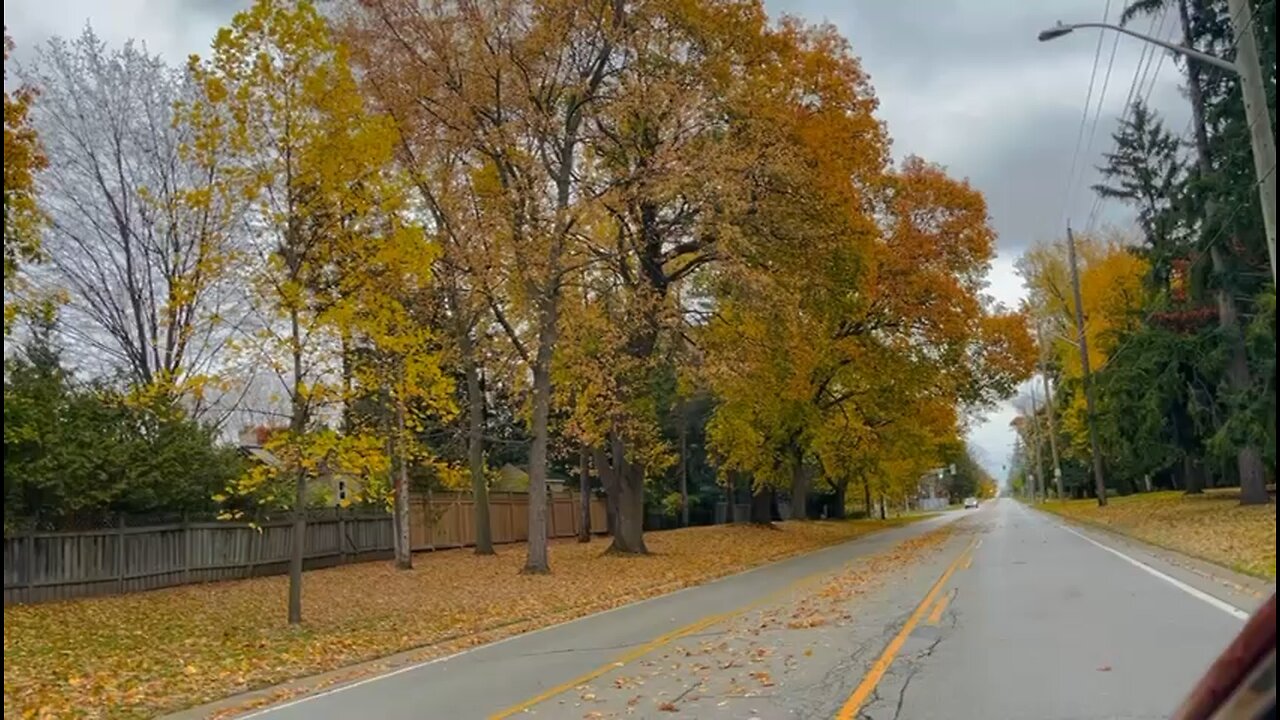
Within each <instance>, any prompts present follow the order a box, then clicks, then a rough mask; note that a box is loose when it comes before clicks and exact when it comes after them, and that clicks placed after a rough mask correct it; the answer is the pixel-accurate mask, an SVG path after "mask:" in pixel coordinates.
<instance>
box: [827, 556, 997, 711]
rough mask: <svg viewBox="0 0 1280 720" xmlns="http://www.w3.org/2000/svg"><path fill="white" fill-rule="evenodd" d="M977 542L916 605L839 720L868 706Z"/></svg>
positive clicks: (860, 684) (855, 691)
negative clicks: (912, 633)
mask: <svg viewBox="0 0 1280 720" xmlns="http://www.w3.org/2000/svg"><path fill="white" fill-rule="evenodd" d="M977 542H978V541H977V539H976V538H975V539H973V540H971V541H970V542H969V544H968V545H967V546H966V547H965V549H964V550H963V551H962V552H961V553H960V554H959V555H958V556H957V557H956V559H955V560H953V561H952V562H951V564H950V565H948V566H947V569H946V571H944V572H943V573H942V577H940V578H938V580H937V582H935V583H934V584H933V587H931V588H929V592H928V594H926V595H925V596H924V600H922V601H920V604H919V605H917V606H916V609H915V610H914V611H913V612H912V613H911V616H910V617H908V618H907V621H906V622H905V623H903V624H902V629H901V630H899V631H898V634H897V635H894V636H893V639H892V640H890V641H889V644H888V645H886V646H885V648H884V652H882V653H880V657H878V658H876V661H875V663H873V664H872V665H871V669H870V670H868V671H867V674H866V675H864V676H863V678H862V682H860V683H858V687H856V688H854V690H853V694H852V695H850V696H849V699H848V700H845V701H844V705H841V706H840V710H839V712H837V713H836V720H853V718H855V717H857V715H858V711H859V710H861V709H862V706H863V705H864V704H866V702H867V699H868V698H870V697H871V693H872V692H874V691H875V689H876V685H879V684H880V679H881V678H883V677H884V674H885V673H886V672H888V671H889V666H890V665H892V664H893V661H894V658H896V657H897V656H898V653H899V652H901V651H902V646H903V645H904V644H906V642H907V638H908V637H909V636H910V635H911V632H912V631H913V630H915V629H916V625H919V624H920V619H921V618H923V617H924V614H925V612H927V611H928V609H929V606H930V605H932V604H933V602H934V600H936V599H937V597H938V594H939V593H941V592H942V588H943V587H945V586H946V584H947V581H948V580H950V579H951V575H952V574H953V573H955V571H956V569H958V568H959V567H960V566H961V565H965V566H966V567H967V566H968V563H970V562H971V561H972V560H971V556H970V553H972V552H973V547H974V545H976V544H977ZM939 605H940V607H941V608H942V610H945V609H946V605H945V604H942V603H939ZM935 614H937V615H938V617H939V618H941V617H942V611H941V610H938V609H936V608H935Z"/></svg>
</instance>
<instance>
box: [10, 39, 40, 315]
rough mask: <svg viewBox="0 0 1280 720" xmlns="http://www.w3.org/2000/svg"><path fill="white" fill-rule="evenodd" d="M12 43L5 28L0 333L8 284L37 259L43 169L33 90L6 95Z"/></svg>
mask: <svg viewBox="0 0 1280 720" xmlns="http://www.w3.org/2000/svg"><path fill="white" fill-rule="evenodd" d="M11 49H13V41H12V40H10V39H9V31H8V28H5V33H4V65H5V69H4V75H5V90H4V288H5V291H6V292H5V295H6V298H5V305H4V331H5V335H8V334H9V323H10V321H12V319H13V315H14V314H15V313H16V311H17V305H16V304H15V305H11V304H10V303H9V301H8V291H9V289H10V286H11V283H13V282H14V281H15V280H16V278H17V273H18V266H19V265H20V264H21V263H22V262H25V261H28V260H33V259H35V258H37V257H39V252H40V225H41V223H42V222H43V219H44V216H43V215H42V214H41V212H40V208H39V206H38V205H37V204H36V173H37V172H39V171H40V169H41V168H43V167H44V166H45V157H44V153H43V152H42V151H41V150H40V141H39V138H37V137H36V131H35V129H34V128H33V127H31V120H30V118H29V113H30V109H31V102H32V100H34V99H35V90H34V89H32V88H30V87H20V88H17V89H16V90H14V91H13V92H12V93H10V92H9V88H8V79H9V51H10V50H11Z"/></svg>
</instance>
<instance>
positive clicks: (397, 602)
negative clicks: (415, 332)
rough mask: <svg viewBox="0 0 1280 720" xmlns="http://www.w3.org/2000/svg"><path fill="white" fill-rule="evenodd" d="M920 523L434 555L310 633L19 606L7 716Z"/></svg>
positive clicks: (606, 594)
mask: <svg viewBox="0 0 1280 720" xmlns="http://www.w3.org/2000/svg"><path fill="white" fill-rule="evenodd" d="M917 519H919V518H896V519H890V520H887V521H880V520H858V521H843V522H840V521H824V522H802V523H793V522H786V523H781V524H778V525H777V526H776V528H777V529H776V530H773V529H764V528H758V527H751V526H747V525H732V526H725V525H721V526H713V527H698V528H687V529H683V530H672V531H668V532H660V533H650V534H647V535H646V537H645V539H646V542H647V544H648V546H649V549H650V551H651V552H652V554H651V555H649V556H646V557H619V556H612V555H602V551H603V550H604V548H605V543H604V541H602V540H599V539H597V540H596V541H594V542H592V543H590V544H579V543H576V542H573V541H561V542H555V543H553V544H552V546H551V568H552V574H550V575H545V576H537V575H522V574H520V573H519V570H520V568H521V566H522V565H523V562H524V546H523V545H507V546H503V547H500V548H499V549H498V554H497V555H494V556H488V557H479V556H476V555H474V554H473V553H472V552H471V551H469V550H451V551H443V552H436V553H423V554H419V555H417V556H415V558H414V562H415V566H414V569H413V570H409V571H404V572H399V571H396V570H395V569H393V568H392V567H391V566H390V564H389V563H384V562H376V563H363V564H359V565H347V566H344V567H337V568H329V569H325V570H316V571H312V572H308V573H307V574H306V576H305V578H304V581H303V616H304V618H305V622H304V623H303V624H302V625H301V626H299V627H289V626H288V625H287V624H286V623H285V622H284V620H285V602H286V592H287V587H288V581H287V579H286V578H284V577H269V578H256V579H252V580H241V581H233V582H224V583H216V584H208V585H189V586H185V587H179V588H169V589H164V590H156V591H153V592H148V593H139V594H134V595H123V596H118V597H104V598H92V599H86V600H77V601H70V602H61V603H50V604H43V605H27V606H14V607H8V608H5V610H4V715H5V717H6V718H9V717H33V718H46V717H48V718H55V717H56V718H64V717H112V718H117V717H150V716H153V715H155V714H157V713H162V712H165V711H172V710H178V709H181V708H184V707H190V706H193V705H198V704H201V703H205V702H209V701H212V700H216V699H219V698H222V697H227V696H230V695H234V694H237V693H240V692H244V691H247V690H253V689H257V688H262V687H267V686H271V685H275V684H277V683H280V682H283V681H286V680H289V679H292V678H297V677H303V676H307V675H313V674H317V673H321V672H326V671H329V670H335V669H338V668H342V667H344V666H347V665H352V664H355V663H358V662H362V661H366V660H370V659H374V658H378V657H383V656H387V655H391V654H394V653H398V652H403V651H406V650H410V649H414V648H426V650H425V651H424V657H427V656H430V655H432V654H444V653H446V652H454V651H456V650H458V649H462V648H465V647H468V646H471V645H477V644H481V643H485V642H491V641H493V640H496V639H498V638H501V637H505V636H509V635H513V634H517V633H520V632H526V631H528V630H532V629H534V628H538V627H544V626H547V625H551V624H554V623H557V622H562V621H564V620H568V619H571V618H574V617H579V616H582V615H586V614H589V613H592V612H597V611H600V610H605V609H608V608H611V607H615V606H618V605H622V604H624V603H628V602H632V601H635V600H638V599H641V598H645V597H652V596H654V595H660V594H663V593H667V592H671V591H673V590H677V589H679V588H682V587H686V586H689V585H694V584H698V583H701V582H706V581H707V580H711V579H713V578H716V577H721V576H724V575H728V574H731V573H734V572H737V571H741V570H745V569H748V568H751V567H754V566H757V565H761V564H763V563H766V562H770V561H774V560H779V559H782V558H785V557H789V556H793V555H798V554H801V553H804V552H807V551H811V550H816V549H818V548H822V547H825V546H829V545H833V544H836V543H839V542H843V541H846V540H851V539H853V538H856V537H859V536H862V535H866V534H867V533H870V532H872V531H875V530H879V529H882V528H886V527H891V526H896V525H903V524H906V523H909V522H912V521H913V520H917ZM1273 540H1274V532H1273ZM1273 567H1274V557H1273Z"/></svg>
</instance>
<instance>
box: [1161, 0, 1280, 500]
mask: <svg viewBox="0 0 1280 720" xmlns="http://www.w3.org/2000/svg"><path fill="white" fill-rule="evenodd" d="M1194 2H1195V3H1196V9H1197V11H1199V10H1200V9H1201V6H1200V2H1201V0H1194ZM1178 14H1179V20H1180V21H1181V23H1182V40H1183V44H1185V45H1187V46H1188V47H1191V44H1192V41H1193V40H1194V37H1195V36H1194V32H1193V30H1192V19H1191V16H1190V13H1189V8H1188V6H1187V2H1186V0H1179V2H1178ZM1200 78H1201V67H1200V64H1199V63H1196V62H1188V63H1187V96H1188V98H1189V99H1190V100H1191V118H1192V124H1193V125H1194V127H1195V144H1196V162H1197V166H1198V167H1199V169H1200V172H1201V174H1202V175H1204V176H1205V177H1209V176H1210V175H1211V174H1212V173H1213V163H1212V161H1211V160H1210V159H1209V133H1208V128H1207V125H1206V123H1205V117H1206V115H1205V106H1204V91H1203V89H1202V87H1201V85H1200ZM1207 212H1208V209H1207V208H1206V214H1207ZM1209 260H1210V262H1211V263H1212V265H1213V272H1214V275H1216V276H1218V278H1219V283H1218V287H1217V288H1216V289H1215V291H1214V295H1215V298H1216V300H1217V305H1218V325H1219V327H1221V328H1222V330H1223V335H1224V337H1225V339H1226V343H1227V352H1228V359H1227V384H1228V386H1229V387H1230V388H1231V389H1232V390H1233V391H1235V392H1237V393H1241V394H1244V393H1248V392H1250V391H1251V388H1252V385H1253V383H1252V378H1251V377H1250V372H1249V359H1248V355H1247V354H1246V350H1245V345H1244V335H1243V334H1242V333H1241V331H1240V321H1239V314H1238V312H1237V310H1236V305H1235V300H1234V299H1233V298H1232V297H1231V293H1230V291H1229V288H1227V287H1225V286H1224V284H1223V283H1222V282H1221V281H1222V279H1223V276H1224V275H1225V274H1226V269H1227V268H1226V260H1225V259H1224V258H1223V256H1222V251H1221V250H1220V249H1219V247H1218V246H1217V245H1214V246H1212V247H1210V248H1209ZM1236 467H1237V469H1238V471H1239V473H1240V502H1241V504H1244V505H1255V504H1265V503H1267V502H1268V501H1269V500H1270V497H1269V495H1268V494H1267V485H1266V482H1267V478H1266V470H1265V469H1264V468H1263V465H1262V454H1261V453H1260V452H1259V451H1258V448H1257V447H1256V446H1255V445H1252V444H1249V445H1245V446H1243V447H1241V448H1240V449H1239V450H1238V451H1237V452H1236Z"/></svg>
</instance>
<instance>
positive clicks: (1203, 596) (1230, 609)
mask: <svg viewBox="0 0 1280 720" xmlns="http://www.w3.org/2000/svg"><path fill="white" fill-rule="evenodd" d="M1058 527H1060V528H1062V529H1063V530H1066V531H1067V532H1069V533H1071V534H1072V535H1075V536H1076V537H1078V538H1081V539H1083V540H1086V541H1088V542H1090V543H1093V544H1094V545H1096V546H1097V547H1100V548H1102V549H1103V550H1106V551H1107V552H1109V553H1111V554H1112V555H1115V556H1116V557H1118V558H1120V559H1121V560H1124V561H1125V562H1127V563H1129V564H1130V565H1133V566H1134V567H1136V568H1138V569H1140V570H1143V571H1145V572H1147V573H1148V574H1150V575H1153V576H1155V577H1158V578H1160V579H1161V580H1164V581H1165V582H1167V583H1169V584H1170V585H1172V586H1174V587H1176V588H1178V589H1179V590H1181V591H1182V592H1184V593H1186V594H1188V595H1190V596H1191V597H1194V598H1197V599H1199V600H1203V601H1204V602H1206V603H1209V604H1210V605H1212V606H1214V607H1216V608H1218V609H1219V610H1221V611H1223V612H1225V613H1227V614H1228V615H1230V616H1232V617H1234V618H1235V619H1237V620H1248V619H1249V613H1247V612H1245V611H1244V610H1241V609H1240V608H1238V607H1236V606H1235V605H1232V604H1231V603H1229V602H1227V601H1225V600H1222V599H1221V598H1217V597H1214V596H1213V595H1210V594H1209V593H1207V592H1205V591H1203V590H1200V589H1199V588H1195V587H1192V586H1191V585H1188V584H1187V583H1184V582H1182V581H1181V580H1179V579H1178V578H1176V577H1173V576H1172V575H1168V574H1165V573H1163V572H1160V571H1159V570H1157V569H1155V568H1153V567H1151V566H1150V565H1148V564H1146V563H1144V562H1142V561H1141V560H1138V559H1135V558H1132V557H1129V556H1128V555H1126V554H1124V553H1122V552H1120V551H1119V550H1116V549H1115V548H1113V547H1110V546H1107V545H1104V544H1102V543H1100V542H1098V541H1097V540H1094V539H1093V538H1091V537H1089V536H1088V535H1085V534H1084V533H1082V532H1080V531H1078V530H1076V529H1075V528H1072V527H1068V526H1066V525H1063V524H1061V523H1059V524H1058Z"/></svg>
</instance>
